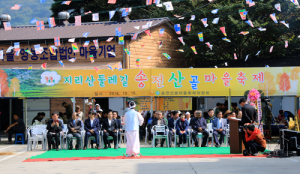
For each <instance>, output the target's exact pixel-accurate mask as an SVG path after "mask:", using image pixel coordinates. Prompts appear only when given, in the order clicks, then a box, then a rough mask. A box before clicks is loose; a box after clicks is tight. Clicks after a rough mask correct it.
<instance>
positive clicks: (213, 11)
mask: <svg viewBox="0 0 300 174" xmlns="http://www.w3.org/2000/svg"><path fill="white" fill-rule="evenodd" d="M218 11H219V9H214V10H212V11H211V13H212V14H217V13H218Z"/></svg>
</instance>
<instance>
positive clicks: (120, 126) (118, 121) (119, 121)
mask: <svg viewBox="0 0 300 174" xmlns="http://www.w3.org/2000/svg"><path fill="white" fill-rule="evenodd" d="M116 120H117V124H118V128H119V129H123V126H122V124H121V120H119V119H116Z"/></svg>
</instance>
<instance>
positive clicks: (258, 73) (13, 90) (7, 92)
mask: <svg viewBox="0 0 300 174" xmlns="http://www.w3.org/2000/svg"><path fill="white" fill-rule="evenodd" d="M299 73H300V67H283V68H282V67H281V68H217V69H216V68H201V69H197V68H193V69H190V68H185V69H184V68H182V69H124V70H121V71H119V70H117V69H114V70H113V71H112V70H109V69H107V70H106V69H105V70H103V69H100V70H98V72H96V71H95V70H25V69H2V70H0V94H1V97H141V96H145V97H146V96H157V97H159V96H170V97H176V96H181V97H185V96H186V97H188V96H189V97H191V96H228V95H229V89H231V95H232V96H243V95H244V92H245V91H247V90H250V89H252V88H256V89H258V90H262V91H263V92H264V95H265V96H285V95H298V94H299V93H300V83H299V78H300V77H299Z"/></svg>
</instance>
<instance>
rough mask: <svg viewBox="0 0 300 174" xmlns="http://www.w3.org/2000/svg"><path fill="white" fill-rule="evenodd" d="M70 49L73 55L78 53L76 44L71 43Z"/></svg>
mask: <svg viewBox="0 0 300 174" xmlns="http://www.w3.org/2000/svg"><path fill="white" fill-rule="evenodd" d="M72 48H73V51H74V53H78V52H79V49H78V46H77V44H76V43H72Z"/></svg>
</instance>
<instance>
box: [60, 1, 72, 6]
mask: <svg viewBox="0 0 300 174" xmlns="http://www.w3.org/2000/svg"><path fill="white" fill-rule="evenodd" d="M71 2H72V1H64V2H62V3H61V4H65V5H70V3H71Z"/></svg>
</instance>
